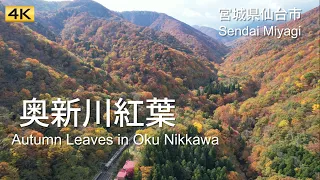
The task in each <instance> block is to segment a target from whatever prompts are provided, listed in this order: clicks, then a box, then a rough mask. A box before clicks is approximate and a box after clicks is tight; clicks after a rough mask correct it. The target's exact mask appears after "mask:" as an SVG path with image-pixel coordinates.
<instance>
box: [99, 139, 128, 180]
mask: <svg viewBox="0 0 320 180" xmlns="http://www.w3.org/2000/svg"><path fill="white" fill-rule="evenodd" d="M133 137H134V135H132V136H131V137H130V138H129V143H128V144H126V145H122V146H121V147H120V148H119V149H118V150H117V151H116V152H115V153H114V154H113V156H112V157H111V159H110V160H109V161H108V162H107V163H105V164H104V170H101V171H100V172H99V173H98V174H97V175H96V176H95V177H94V178H93V179H94V180H111V179H112V177H114V176H115V173H117V170H118V169H117V167H118V164H119V161H118V160H119V157H120V155H121V154H122V152H123V151H124V150H126V149H127V148H128V147H130V144H131V143H132V142H133Z"/></svg>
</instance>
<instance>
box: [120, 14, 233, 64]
mask: <svg viewBox="0 0 320 180" xmlns="http://www.w3.org/2000/svg"><path fill="white" fill-rule="evenodd" d="M121 15H122V16H123V17H124V18H126V19H127V20H129V21H130V22H132V23H134V24H137V25H139V26H147V27H150V28H152V29H155V30H158V31H162V32H166V33H169V34H171V35H172V36H174V37H176V38H177V39H178V40H179V41H181V42H182V43H183V44H185V45H186V46H188V47H189V48H190V49H192V50H193V51H194V52H196V53H197V54H199V55H201V56H204V57H206V58H208V59H209V60H210V61H214V62H217V63H220V62H222V61H221V57H223V56H224V55H225V54H226V53H227V52H228V49H227V47H226V46H225V45H223V44H222V43H221V42H220V41H217V40H215V39H213V38H211V37H209V36H207V35H205V34H203V33H202V32H200V31H198V30H196V29H194V28H192V27H191V26H189V25H187V24H185V23H183V22H181V21H178V20H177V19H174V18H173V17H170V16H168V15H166V14H163V13H157V12H149V11H126V12H122V13H121Z"/></svg>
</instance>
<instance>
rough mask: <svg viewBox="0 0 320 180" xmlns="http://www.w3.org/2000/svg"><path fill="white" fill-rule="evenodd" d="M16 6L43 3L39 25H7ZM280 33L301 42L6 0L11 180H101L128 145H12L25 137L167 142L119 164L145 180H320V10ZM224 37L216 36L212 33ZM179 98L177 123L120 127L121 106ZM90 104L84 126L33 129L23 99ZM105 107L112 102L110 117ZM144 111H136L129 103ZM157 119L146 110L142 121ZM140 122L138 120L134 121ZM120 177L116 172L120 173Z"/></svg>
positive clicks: (2, 113) (2, 172)
mask: <svg viewBox="0 0 320 180" xmlns="http://www.w3.org/2000/svg"><path fill="white" fill-rule="evenodd" d="M6 5H33V6H35V8H36V9H37V13H36V17H37V18H36V21H35V22H34V23H7V22H5V21H4V9H5V6H6ZM277 26H278V27H280V28H281V27H298V26H301V27H303V29H302V36H301V37H299V38H296V39H294V38H290V37H283V38H280V39H279V38H276V37H266V36H261V37H237V38H228V39H223V40H222V39H221V37H220V38H217V36H216V34H215V35H212V36H210V33H208V32H209V30H208V29H204V28H200V27H192V26H189V25H187V24H185V23H183V22H181V21H179V20H177V19H175V18H173V17H171V16H169V15H166V14H163V13H156V12H148V11H125V12H116V11H112V10H109V9H107V7H104V6H102V5H101V4H99V3H97V2H95V1H92V0H74V1H54V2H53V1H52V2H51V1H44V0H33V1H24V0H0V179H1V180H2V179H3V180H11V179H13V180H15V179H23V180H34V179H40V180H42V179H43V180H69V179H70V180H71V179H93V178H95V177H97V174H99V172H100V173H101V172H104V171H107V170H106V169H105V168H103V165H104V163H106V162H108V160H110V158H111V157H113V156H114V154H115V152H117V151H118V150H119V148H121V146H119V145H117V144H116V143H113V144H112V145H104V146H100V145H89V146H85V145H67V144H66V143H65V142H66V139H62V142H63V143H62V145H61V146H55V145H39V146H37V145H28V146H26V145H19V144H12V143H11V142H12V138H13V137H14V135H15V134H18V135H19V136H22V137H27V136H30V135H32V136H34V137H45V136H61V137H66V135H67V134H68V136H70V137H78V136H79V137H101V136H102V137H105V138H107V137H112V138H113V139H117V138H119V137H118V136H119V134H121V135H122V136H128V137H130V136H132V135H134V134H147V135H149V136H154V137H158V138H159V139H160V144H159V145H157V146H154V145H147V144H146V145H139V146H138V145H131V146H130V147H129V148H128V149H126V150H125V151H123V152H122V154H121V155H120V157H119V158H118V159H117V160H116V161H117V163H115V164H114V165H113V166H114V167H113V168H114V169H113V170H112V171H114V172H113V174H114V175H113V177H112V178H115V176H116V175H117V172H118V171H119V170H120V169H121V167H122V166H123V165H124V164H125V162H126V160H131V161H134V162H135V167H134V174H133V177H127V179H135V180H140V179H143V180H149V179H150V180H167V179H168V180H184V179H186V180H188V179H189V180H238V179H239V180H240V179H258V180H269V179H270V180H281V179H286V180H294V179H304V180H311V179H315V180H319V179H320V149H319V147H320V144H319V143H320V142H319V138H320V137H319V126H320V96H319V94H320V92H319V91H320V89H319V87H320V59H319V52H320V49H319V48H320V37H319V33H320V29H319V6H318V7H315V8H314V9H312V10H310V11H308V12H305V13H304V14H302V16H301V19H298V20H292V21H288V22H285V23H283V24H279V25H277ZM212 31H213V30H212ZM154 97H156V98H165V97H168V98H170V99H175V104H174V105H175V108H174V109H173V110H172V111H173V112H172V113H174V116H175V121H170V122H174V124H175V126H174V127H171V126H168V125H164V126H163V127H159V126H151V127H141V128H139V127H134V128H133V127H128V126H124V127H119V125H114V124H115V119H116V108H115V107H116V106H115V104H116V103H117V101H118V100H119V99H120V98H122V99H124V100H125V101H142V102H144V103H146V101H147V99H152V98H154ZM32 98H37V99H41V100H45V101H46V102H47V105H46V107H45V108H46V111H47V116H48V119H47V120H43V121H42V122H44V123H48V124H50V123H51V122H52V121H53V120H54V117H53V116H52V115H50V114H51V113H52V112H51V107H52V102H53V101H56V100H57V99H58V98H60V99H62V100H72V99H76V98H79V100H80V101H79V102H78V103H76V104H74V106H73V108H82V109H86V108H87V107H88V106H87V105H86V100H87V99H89V100H91V105H92V106H91V116H90V118H91V119H96V118H97V117H96V114H98V115H97V116H99V118H100V119H101V121H105V119H106V118H107V114H106V111H107V109H106V107H105V106H104V105H105V104H106V103H107V102H106V100H107V99H110V100H111V110H110V111H111V113H110V116H111V117H110V119H111V126H110V127H106V126H105V124H103V123H101V124H100V125H99V124H96V123H94V121H90V122H89V123H88V125H87V126H86V127H83V126H82V124H83V122H84V120H85V119H86V111H81V112H79V113H78V115H77V116H78V120H79V126H78V127H74V124H72V123H69V125H68V126H62V127H57V126H53V125H51V126H49V127H41V126H39V125H37V124H32V125H30V126H28V127H21V126H20V124H21V123H25V120H23V119H21V116H22V111H23V100H31V99H32ZM95 101H100V102H101V111H100V113H99V112H98V113H97V112H96V109H95V108H94V107H96V105H95V104H94V102H95ZM128 109H129V111H130V112H132V111H133V110H134V108H133V105H130V106H129V107H128ZM149 113H150V111H149V110H148V109H147V108H146V106H141V107H140V106H139V109H138V114H139V121H140V122H143V123H147V120H146V118H147V117H148V116H149ZM130 118H132V117H131V116H130ZM165 134H167V135H168V134H169V135H170V134H184V135H185V134H186V135H188V136H190V137H201V138H204V137H213V136H214V137H218V138H219V145H216V146H212V145H196V146H193V145H188V144H186V145H179V146H176V145H170V144H169V145H165V144H164V143H163V141H164V139H165ZM108 171H111V170H108Z"/></svg>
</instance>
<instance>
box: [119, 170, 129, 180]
mask: <svg viewBox="0 0 320 180" xmlns="http://www.w3.org/2000/svg"><path fill="white" fill-rule="evenodd" d="M126 177H127V172H126V170H124V169H121V170H120V171H119V172H118V174H117V180H125V179H126Z"/></svg>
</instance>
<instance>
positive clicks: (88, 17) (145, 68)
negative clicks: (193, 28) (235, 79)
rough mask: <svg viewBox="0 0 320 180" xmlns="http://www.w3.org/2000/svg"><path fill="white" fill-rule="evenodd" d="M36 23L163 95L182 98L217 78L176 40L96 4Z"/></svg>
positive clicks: (80, 4)
mask: <svg viewBox="0 0 320 180" xmlns="http://www.w3.org/2000/svg"><path fill="white" fill-rule="evenodd" d="M38 22H39V23H41V24H43V26H45V27H47V28H49V29H50V30H52V31H53V32H54V33H55V34H56V35H58V36H59V39H60V40H58V42H59V43H60V44H62V45H64V46H65V47H66V48H68V49H69V50H70V51H72V52H73V53H75V54H76V55H78V56H80V57H83V58H84V59H85V60H86V62H88V63H91V64H92V65H93V66H96V67H99V68H102V69H103V70H106V71H107V72H108V73H110V74H112V75H116V76H119V77H120V78H121V79H122V80H124V81H126V82H128V83H129V84H131V85H132V86H138V87H140V88H142V89H144V90H146V91H152V92H154V95H158V96H160V97H162V96H168V95H173V97H178V96H180V94H182V93H185V92H186V89H185V87H188V88H195V87H199V86H201V85H204V84H206V83H208V82H209V81H210V79H212V78H215V76H216V75H215V68H214V67H213V65H212V64H211V63H210V62H209V61H208V60H207V59H206V58H201V57H198V56H197V55H194V53H193V52H192V51H191V50H190V49H189V48H186V47H185V45H183V44H182V43H181V42H180V41H178V40H177V39H176V38H175V37H173V36H171V35H169V34H167V33H164V32H159V31H154V30H153V29H150V28H143V27H140V26H137V25H134V24H132V23H130V22H128V21H126V20H124V19H123V18H122V17H120V16H118V14H116V13H114V12H113V11H110V10H108V9H107V8H104V7H103V6H102V5H100V4H98V3H96V2H94V1H75V2H72V3H70V4H68V5H67V6H65V7H64V8H61V9H59V10H58V11H56V12H45V13H42V16H41V17H39V18H38ZM128 67H131V68H128ZM148 72H152V73H148ZM160 79H162V80H160ZM169 89H171V90H170V91H169Z"/></svg>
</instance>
